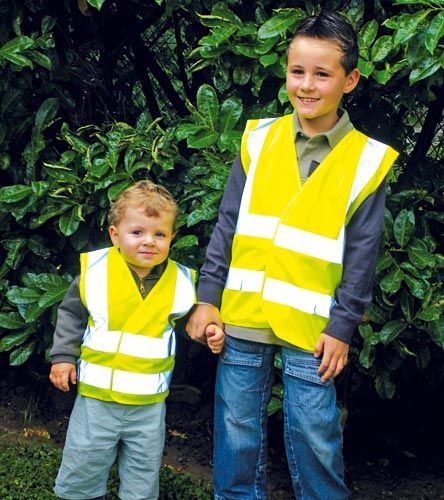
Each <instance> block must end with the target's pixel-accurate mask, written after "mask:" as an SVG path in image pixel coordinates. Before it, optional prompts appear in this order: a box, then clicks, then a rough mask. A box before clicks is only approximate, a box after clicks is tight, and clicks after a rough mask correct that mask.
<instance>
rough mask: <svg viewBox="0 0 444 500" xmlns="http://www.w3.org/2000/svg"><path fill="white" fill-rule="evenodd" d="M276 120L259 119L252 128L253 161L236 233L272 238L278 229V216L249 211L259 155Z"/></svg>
mask: <svg viewBox="0 0 444 500" xmlns="http://www.w3.org/2000/svg"><path fill="white" fill-rule="evenodd" d="M274 121H276V118H266V119H262V120H259V124H258V125H257V127H256V128H255V129H254V130H252V131H251V132H250V134H249V136H248V139H247V149H248V154H249V156H250V160H251V162H250V166H249V168H248V174H247V179H246V181H245V186H244V191H243V193H242V200H241V204H240V208H239V216H238V219H237V226H236V234H242V235H244V236H256V237H259V238H269V239H271V238H273V236H274V233H275V231H276V226H277V223H278V221H279V218H278V217H273V216H270V215H260V214H251V213H249V208H250V204H251V196H252V194H253V181H254V176H255V173H256V167H257V161H258V159H259V155H260V152H261V150H262V146H263V144H264V141H265V138H266V137H267V134H268V130H269V128H270V125H271V123H273V122H274Z"/></svg>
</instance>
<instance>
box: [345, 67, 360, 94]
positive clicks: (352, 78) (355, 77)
mask: <svg viewBox="0 0 444 500" xmlns="http://www.w3.org/2000/svg"><path fill="white" fill-rule="evenodd" d="M360 76H361V73H360V72H359V69H358V68H355V69H354V70H352V71H350V73H349V74H348V75H347V77H346V79H347V80H346V82H345V86H344V94H349V93H350V92H351V91H352V90H354V89H355V88H356V85H358V82H359V77H360Z"/></svg>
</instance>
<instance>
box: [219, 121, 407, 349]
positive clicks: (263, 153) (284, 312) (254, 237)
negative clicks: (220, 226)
mask: <svg viewBox="0 0 444 500" xmlns="http://www.w3.org/2000/svg"><path fill="white" fill-rule="evenodd" d="M294 134H295V132H294V124H293V116H292V115H286V116H284V117H281V118H278V119H262V120H252V121H249V122H248V123H247V126H246V129H245V132H244V134H243V137H242V144H241V159H242V165H243V167H244V169H245V173H246V176H247V178H246V182H245V187H244V191H243V194H242V200H241V205H240V210H239V216H238V221H237V226H236V231H235V235H234V238H233V244H232V257H231V263H230V268H229V271H228V276H227V281H226V285H225V289H224V292H223V295H222V304H221V313H222V319H223V321H224V322H225V323H227V324H230V325H235V326H242V327H247V328H248V327H250V328H272V330H273V332H274V333H275V335H276V336H277V337H279V338H281V339H283V340H285V341H287V342H289V343H291V344H293V345H295V346H297V347H299V348H301V349H306V350H309V351H313V350H314V348H315V346H316V343H317V341H318V340H319V336H320V334H321V333H322V332H323V330H324V328H325V326H326V325H327V323H328V318H329V316H330V310H331V307H332V305H333V304H334V293H335V290H336V288H337V287H338V286H339V285H340V283H341V281H342V270H343V258H344V256H343V253H344V246H345V241H344V240H345V238H344V235H345V226H346V224H348V222H349V221H350V219H351V217H352V216H353V214H354V213H355V212H356V210H357V209H358V207H359V206H360V205H361V203H362V202H363V201H364V200H365V199H366V198H367V197H368V196H369V195H370V194H372V193H373V192H374V191H376V189H377V188H378V187H379V186H380V184H381V182H382V181H383V180H384V178H385V176H386V175H387V173H388V171H389V170H390V168H391V166H392V165H393V162H394V161H395V159H396V157H397V156H398V153H397V152H396V151H394V150H393V149H392V148H390V147H389V146H386V145H385V144H382V143H380V142H378V141H375V140H373V139H370V138H368V137H367V136H365V135H364V134H362V133H360V132H358V131H357V130H352V131H350V132H349V133H348V134H347V135H346V136H345V137H344V138H343V139H342V140H341V141H340V142H339V143H338V144H337V145H336V146H335V147H334V148H333V149H332V150H331V151H330V153H329V154H328V155H327V156H326V157H325V158H324V160H323V161H322V162H321V163H320V164H319V166H318V167H317V168H316V170H315V171H314V172H313V174H312V175H311V176H310V177H309V178H308V180H307V181H306V182H305V183H304V184H303V185H301V180H300V175H299V168H298V163H297V157H296V150H295V144H294V138H295V135H294Z"/></svg>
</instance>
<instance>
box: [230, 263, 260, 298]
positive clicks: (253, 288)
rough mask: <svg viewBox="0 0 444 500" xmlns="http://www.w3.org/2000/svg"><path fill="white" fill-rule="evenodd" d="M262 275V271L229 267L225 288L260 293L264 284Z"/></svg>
mask: <svg viewBox="0 0 444 500" xmlns="http://www.w3.org/2000/svg"><path fill="white" fill-rule="evenodd" d="M264 275H265V273H264V271H252V270H250V269H240V268H238V267H230V269H229V270H228V276H227V282H226V284H225V288H227V289H228V290H242V291H243V292H260V291H261V290H262V284H263V282H264Z"/></svg>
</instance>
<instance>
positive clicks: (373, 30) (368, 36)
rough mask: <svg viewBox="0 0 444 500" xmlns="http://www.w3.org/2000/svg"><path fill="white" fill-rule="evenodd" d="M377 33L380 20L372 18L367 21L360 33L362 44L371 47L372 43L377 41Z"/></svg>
mask: <svg viewBox="0 0 444 500" xmlns="http://www.w3.org/2000/svg"><path fill="white" fill-rule="evenodd" d="M377 33H378V21H376V19H372V20H371V21H369V22H368V23H366V24H365V25H364V26H363V27H362V29H361V30H360V31H359V33H358V34H359V40H360V42H361V44H362V45H364V46H366V47H370V45H371V44H372V43H373V42H374V41H375V38H376V35H377ZM361 44H360V45H361Z"/></svg>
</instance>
